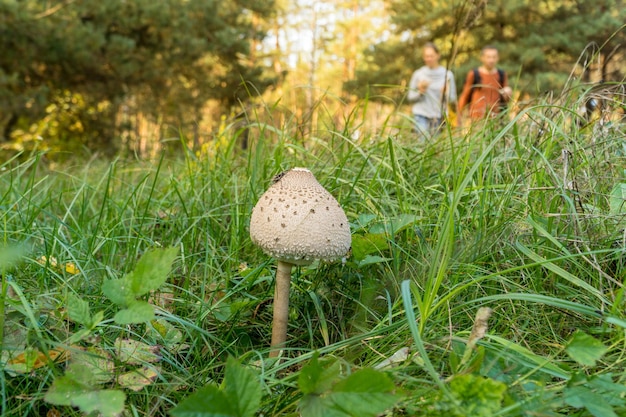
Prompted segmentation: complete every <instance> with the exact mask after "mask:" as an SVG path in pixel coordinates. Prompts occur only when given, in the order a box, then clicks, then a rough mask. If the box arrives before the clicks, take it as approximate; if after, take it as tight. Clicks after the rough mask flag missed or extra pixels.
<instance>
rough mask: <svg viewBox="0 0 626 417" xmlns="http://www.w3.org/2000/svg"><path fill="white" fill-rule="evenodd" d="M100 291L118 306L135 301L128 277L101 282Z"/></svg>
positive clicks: (125, 305)
mask: <svg viewBox="0 0 626 417" xmlns="http://www.w3.org/2000/svg"><path fill="white" fill-rule="evenodd" d="M102 293H103V294H104V295H105V296H106V297H107V298H108V299H109V300H111V301H113V303H115V304H116V305H118V306H120V307H127V306H129V305H130V304H132V303H133V301H135V294H134V293H133V289H132V286H131V282H130V280H129V279H128V278H126V277H124V278H121V279H108V280H105V281H104V282H103V283H102Z"/></svg>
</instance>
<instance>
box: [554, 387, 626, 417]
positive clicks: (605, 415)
mask: <svg viewBox="0 0 626 417" xmlns="http://www.w3.org/2000/svg"><path fill="white" fill-rule="evenodd" d="M564 398H565V403H566V404H568V405H570V406H572V407H574V408H586V409H587V411H589V412H590V413H591V414H592V415H593V416H595V417H617V414H615V412H614V411H613V407H611V405H610V404H609V403H608V402H607V401H606V400H605V399H604V397H603V396H602V395H599V394H596V393H595V392H593V391H591V390H590V389H589V388H587V387H584V386H576V387H572V388H567V389H566V390H565V393H564Z"/></svg>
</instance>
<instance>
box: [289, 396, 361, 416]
mask: <svg viewBox="0 0 626 417" xmlns="http://www.w3.org/2000/svg"><path fill="white" fill-rule="evenodd" d="M298 410H300V415H301V416H302V417H349V416H350V414H346V412H345V411H343V410H341V409H338V408H337V407H336V406H335V403H334V402H333V400H332V398H329V397H320V396H319V395H313V394H309V395H305V396H304V397H302V399H301V400H300V403H299V404H298Z"/></svg>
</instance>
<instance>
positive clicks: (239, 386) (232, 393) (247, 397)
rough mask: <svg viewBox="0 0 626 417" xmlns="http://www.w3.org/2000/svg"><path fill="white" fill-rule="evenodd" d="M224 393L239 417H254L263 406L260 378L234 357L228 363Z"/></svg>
mask: <svg viewBox="0 0 626 417" xmlns="http://www.w3.org/2000/svg"><path fill="white" fill-rule="evenodd" d="M223 391H224V394H225V395H226V397H227V398H228V400H229V401H230V403H231V406H232V408H233V411H234V412H235V415H237V416H238V417H252V416H254V414H255V413H256V412H257V410H258V409H259V406H260V405H261V396H262V394H263V393H262V391H261V385H260V382H259V378H258V377H257V376H256V375H255V374H254V372H252V371H251V370H250V369H247V368H245V367H244V366H243V365H241V364H240V363H239V362H237V361H236V360H235V359H234V358H232V357H231V358H228V361H227V362H226V371H225V375H224V388H223Z"/></svg>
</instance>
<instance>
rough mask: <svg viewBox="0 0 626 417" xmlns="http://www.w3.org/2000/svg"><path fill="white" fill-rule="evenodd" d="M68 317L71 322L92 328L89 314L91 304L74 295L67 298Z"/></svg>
mask: <svg viewBox="0 0 626 417" xmlns="http://www.w3.org/2000/svg"><path fill="white" fill-rule="evenodd" d="M67 315H68V316H69V318H70V320H72V321H75V322H76V323H79V324H82V325H83V326H85V327H91V320H92V318H91V313H90V312H89V303H88V302H87V301H84V300H82V299H80V298H79V297H78V296H76V295H74V294H72V293H70V295H69V296H68V297H67Z"/></svg>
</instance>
